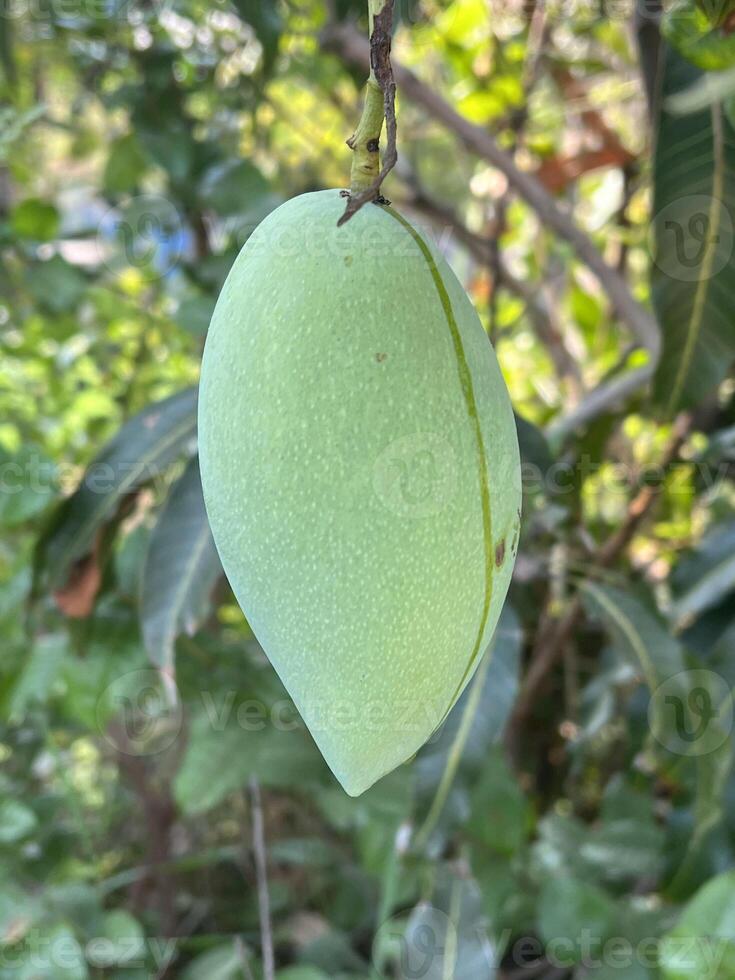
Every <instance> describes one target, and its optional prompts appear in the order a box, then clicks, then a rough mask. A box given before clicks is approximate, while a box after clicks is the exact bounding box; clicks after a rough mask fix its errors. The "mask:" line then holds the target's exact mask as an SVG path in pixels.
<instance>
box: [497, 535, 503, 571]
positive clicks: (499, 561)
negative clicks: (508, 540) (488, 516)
mask: <svg viewBox="0 0 735 980" xmlns="http://www.w3.org/2000/svg"><path fill="white" fill-rule="evenodd" d="M504 561H505V538H503V539H502V540H501V541H498V543H497V544H496V545H495V565H496V566H497V568H500V566H501V565H502V564H503V562H504Z"/></svg>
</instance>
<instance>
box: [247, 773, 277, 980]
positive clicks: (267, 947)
mask: <svg viewBox="0 0 735 980" xmlns="http://www.w3.org/2000/svg"><path fill="white" fill-rule="evenodd" d="M250 808H251V812H252V819H253V851H254V853H255V873H256V876H257V881H258V911H259V914H260V945H261V947H262V949H261V954H262V957H263V980H275V975H276V961H275V956H274V954H273V930H272V928H271V910H270V899H269V896H268V867H267V860H266V853H265V832H264V829H263V804H262V801H261V798H260V784H259V783H258V780H257V779H256V778H255V776H253V778H252V779H251V780H250Z"/></svg>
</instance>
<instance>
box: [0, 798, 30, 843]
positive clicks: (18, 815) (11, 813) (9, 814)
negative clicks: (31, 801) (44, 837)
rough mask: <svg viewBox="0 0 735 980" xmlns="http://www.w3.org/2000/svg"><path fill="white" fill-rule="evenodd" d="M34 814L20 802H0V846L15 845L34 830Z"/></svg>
mask: <svg viewBox="0 0 735 980" xmlns="http://www.w3.org/2000/svg"><path fill="white" fill-rule="evenodd" d="M37 824H38V820H37V818H36V814H35V813H34V812H33V810H31V808H30V807H27V806H26V805H25V803H21V802H20V800H3V801H2V802H0V844H15V843H17V842H18V841H20V840H23V838H24V837H28V835H29V834H31V833H33V831H34V830H35V829H36V825H37Z"/></svg>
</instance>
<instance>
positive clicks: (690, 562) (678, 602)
mask: <svg viewBox="0 0 735 980" xmlns="http://www.w3.org/2000/svg"><path fill="white" fill-rule="evenodd" d="M672 584H673V586H674V588H675V590H676V596H675V599H674V610H673V611H674V617H675V619H676V621H677V622H678V623H680V624H681V623H683V622H684V621H686V620H689V619H691V618H692V617H694V616H699V615H700V614H701V613H702V612H704V611H705V610H706V609H710V608H711V607H712V606H716V605H717V604H718V603H719V602H720V601H721V600H722V599H723V598H724V597H725V596H727V595H728V594H729V593H730V592H733V591H735V521H732V522H730V523H727V524H718V525H716V526H715V527H713V528H712V529H711V530H710V531H709V533H708V534H707V535H706V536H705V537H704V538H703V540H702V541H701V542H700V544H699V545H698V546H697V548H696V549H695V550H694V552H693V553H692V554H691V555H688V556H686V557H684V558H682V559H681V560H680V561H679V563H678V565H677V567H676V569H675V571H674V574H673V577H672Z"/></svg>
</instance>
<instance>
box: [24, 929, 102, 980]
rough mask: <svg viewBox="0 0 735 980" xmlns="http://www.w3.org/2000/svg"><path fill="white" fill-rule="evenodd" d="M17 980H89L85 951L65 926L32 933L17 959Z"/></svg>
mask: <svg viewBox="0 0 735 980" xmlns="http://www.w3.org/2000/svg"><path fill="white" fill-rule="evenodd" d="M13 969H14V971H16V972H15V973H14V974H13V975H14V978H15V980H88V977H89V971H88V969H87V964H86V962H85V959H84V952H83V950H82V947H81V946H80V944H79V941H78V940H77V938H76V936H75V935H74V933H73V932H72V930H71V929H70V928H69V927H68V926H66V925H57V926H54V927H52V928H51V929H48V930H46V929H43V930H33V932H32V933H31V934H30V936H29V940H28V942H27V943H26V944H24V947H23V948H22V949H21V950H20V951H19V952H18V957H17V959H15V960H14V964H13Z"/></svg>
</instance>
